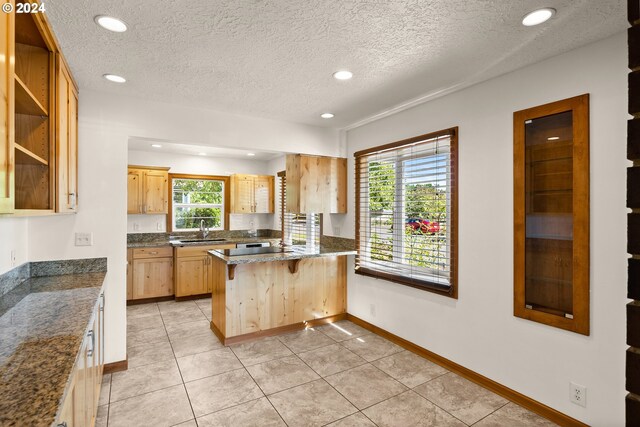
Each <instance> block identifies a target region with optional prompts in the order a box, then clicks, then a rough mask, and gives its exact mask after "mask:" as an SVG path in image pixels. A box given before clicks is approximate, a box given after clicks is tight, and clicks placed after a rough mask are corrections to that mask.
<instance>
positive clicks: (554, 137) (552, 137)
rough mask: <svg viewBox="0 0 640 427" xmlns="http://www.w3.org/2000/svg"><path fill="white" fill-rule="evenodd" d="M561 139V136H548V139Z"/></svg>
mask: <svg viewBox="0 0 640 427" xmlns="http://www.w3.org/2000/svg"><path fill="white" fill-rule="evenodd" d="M559 139H560V137H559V136H550V137H549V138H547V141H557V140H559Z"/></svg>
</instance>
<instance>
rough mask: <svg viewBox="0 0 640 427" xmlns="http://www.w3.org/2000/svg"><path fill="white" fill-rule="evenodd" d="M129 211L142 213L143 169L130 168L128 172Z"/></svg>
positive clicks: (129, 212)
mask: <svg viewBox="0 0 640 427" xmlns="http://www.w3.org/2000/svg"><path fill="white" fill-rule="evenodd" d="M127 213H128V214H140V213H142V171H141V170H140V169H129V172H128V174H127Z"/></svg>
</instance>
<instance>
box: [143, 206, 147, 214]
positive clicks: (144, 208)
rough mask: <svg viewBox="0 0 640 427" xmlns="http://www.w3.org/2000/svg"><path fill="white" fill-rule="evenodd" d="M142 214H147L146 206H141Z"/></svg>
mask: <svg viewBox="0 0 640 427" xmlns="http://www.w3.org/2000/svg"><path fill="white" fill-rule="evenodd" d="M142 213H147V205H144V206H142Z"/></svg>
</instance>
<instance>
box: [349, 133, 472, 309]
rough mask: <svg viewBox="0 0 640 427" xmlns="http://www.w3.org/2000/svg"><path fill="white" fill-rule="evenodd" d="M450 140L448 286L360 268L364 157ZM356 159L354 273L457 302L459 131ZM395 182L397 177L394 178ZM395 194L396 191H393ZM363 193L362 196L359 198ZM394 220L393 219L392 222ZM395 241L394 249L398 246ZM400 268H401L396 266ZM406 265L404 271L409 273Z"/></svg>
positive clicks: (385, 147) (419, 138)
mask: <svg viewBox="0 0 640 427" xmlns="http://www.w3.org/2000/svg"><path fill="white" fill-rule="evenodd" d="M443 136H449V137H450V153H449V155H450V168H451V171H450V177H451V178H450V183H449V186H450V191H449V193H448V196H449V197H450V200H451V207H450V213H449V216H450V226H449V227H450V230H448V233H449V245H450V256H449V262H450V285H442V284H438V283H435V282H429V281H425V280H418V279H415V278H412V277H408V276H403V275H401V274H394V273H390V272H386V271H383V270H376V269H372V268H369V267H362V266H360V265H359V263H358V258H359V257H360V229H361V224H360V213H361V207H362V206H361V198H362V197H366V194H367V192H368V188H367V189H365V190H364V191H363V189H362V188H361V176H360V172H361V170H362V169H361V162H362V161H364V158H365V156H367V155H369V154H372V153H375V152H380V151H389V150H397V149H401V148H403V147H405V146H408V145H411V144H415V143H418V142H421V141H425V140H428V139H433V138H437V137H443ZM354 157H355V173H354V174H355V204H356V209H355V224H356V227H355V228H356V235H355V238H356V250H357V252H358V255H357V256H356V266H355V273H356V274H359V275H363V276H369V277H374V278H378V279H384V280H388V281H391V282H394V283H399V284H402V285H406V286H410V287H413V288H416V289H420V290H423V291H427V292H432V293H435V294H439V295H443V296H446V297H449V298H454V299H457V298H458V169H459V166H458V157H459V153H458V127H452V128H448V129H444V130H440V131H437V132H431V133H427V134H424V135H419V136H416V137H413V138H408V139H403V140H400V141H396V142H392V143H389V144H384V145H379V146H376V147H371V148H367V149H365V150H361V151H357V152H355V153H354ZM396 179H397V174H396ZM396 191H398V189H396ZM361 193H362V194H361ZM394 220H395V219H394ZM395 240H396V239H395V237H394V242H393V244H394V246H395V245H396V244H397V243H396V241H395ZM396 265H403V264H396ZM409 268H410V267H409V266H408V265H407V270H409Z"/></svg>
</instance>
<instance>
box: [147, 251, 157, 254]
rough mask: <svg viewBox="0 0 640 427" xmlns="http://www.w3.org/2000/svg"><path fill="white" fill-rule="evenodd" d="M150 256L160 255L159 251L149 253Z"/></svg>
mask: <svg viewBox="0 0 640 427" xmlns="http://www.w3.org/2000/svg"><path fill="white" fill-rule="evenodd" d="M149 255H158V251H151V252H149Z"/></svg>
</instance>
